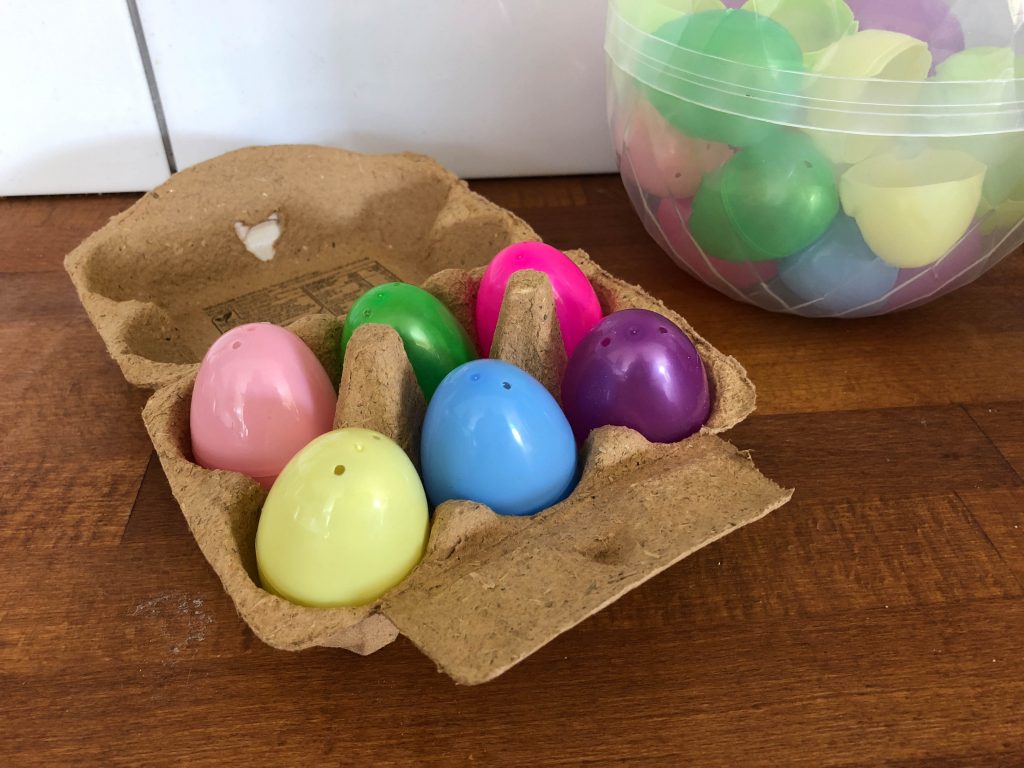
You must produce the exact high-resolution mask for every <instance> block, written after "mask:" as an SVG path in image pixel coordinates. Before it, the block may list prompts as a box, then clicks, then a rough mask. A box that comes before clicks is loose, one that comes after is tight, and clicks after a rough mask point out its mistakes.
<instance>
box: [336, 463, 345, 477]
mask: <svg viewBox="0 0 1024 768" xmlns="http://www.w3.org/2000/svg"><path fill="white" fill-rule="evenodd" d="M334 474H336V475H344V474H345V465H344V464H338V465H337V466H336V467H335V468H334Z"/></svg>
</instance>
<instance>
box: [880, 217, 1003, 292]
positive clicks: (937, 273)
mask: <svg viewBox="0 0 1024 768" xmlns="http://www.w3.org/2000/svg"><path fill="white" fill-rule="evenodd" d="M983 255H984V244H983V242H982V227H981V226H980V225H978V224H975V225H973V226H972V227H971V228H970V229H969V230H968V231H967V234H966V235H964V236H963V238H961V240H960V242H959V243H957V244H956V245H955V246H953V248H952V249H951V250H950V251H949V253H947V254H946V255H945V256H943V257H942V258H941V259H939V260H938V261H936V262H935V263H934V264H929V265H927V266H925V267H918V268H917V269H901V270H900V271H899V277H898V278H897V279H896V285H895V287H894V289H893V292H892V295H891V296H890V297H889V304H888V306H889V308H890V309H902V308H905V307H909V306H911V305H913V304H916V303H919V302H923V301H926V300H927V299H930V298H932V297H935V296H939V295H941V294H943V293H947V292H949V291H952V290H954V289H956V288H959V287H960V286H962V285H967V284H968V283H970V282H972V281H973V280H974V279H975V278H977V277H979V276H980V275H981V274H982V273H983V272H984V271H985V266H986V265H985V260H984V259H983V258H982V256H983Z"/></svg>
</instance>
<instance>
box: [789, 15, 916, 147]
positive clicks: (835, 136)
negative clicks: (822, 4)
mask: <svg viewBox="0 0 1024 768" xmlns="http://www.w3.org/2000/svg"><path fill="white" fill-rule="evenodd" d="M931 65H932V55H931V53H930V52H929V51H928V46H927V44H925V43H924V42H922V41H921V40H918V39H917V38H914V37H910V36H909V35H904V34H901V33H899V32H888V31H886V30H882V29H867V30H863V31H861V32H857V33H856V34H853V35H849V36H847V37H843V38H840V39H839V40H838V41H836V42H835V43H833V44H832V45H831V46H829V47H828V48H826V49H825V50H824V51H822V52H821V55H820V56H819V57H818V61H817V63H816V64H815V67H814V75H815V77H812V78H811V80H810V82H809V84H808V86H807V89H806V95H807V96H808V98H809V99H811V100H812V101H811V102H810V103H811V104H812V105H813V107H814V108H813V109H809V110H808V113H807V120H808V123H809V124H810V125H812V126H813V128H809V129H807V132H808V133H809V134H810V135H811V137H812V138H813V139H814V142H815V143H816V144H817V145H818V147H819V149H821V151H822V152H823V153H824V154H825V155H827V156H828V158H829V159H830V160H831V161H832V162H833V163H841V164H852V163H857V162H860V161H861V160H864V159H866V158H867V157H870V156H871V155H873V154H876V153H879V152H882V151H885V150H886V149H887V145H888V144H892V143H893V142H895V141H896V138H895V134H896V133H898V131H896V130H894V129H895V128H896V127H902V126H901V125H900V124H901V123H902V122H905V121H906V120H909V118H904V117H902V115H901V113H904V112H906V111H907V109H906V107H903V106H898V105H896V106H892V107H889V108H886V107H884V106H881V105H885V104H893V103H894V102H895V101H899V102H903V103H904V104H912V103H914V101H915V94H916V91H917V89H919V88H920V82H919V81H922V80H924V79H925V78H926V77H927V76H928V70H929V69H930V68H931ZM865 105H867V106H868V107H869V108H870V110H871V113H872V114H871V118H872V121H873V122H882V123H884V124H885V125H886V126H887V133H888V134H891V135H871V132H861V133H857V132H856V131H858V129H859V125H858V123H859V122H860V121H863V120H864V119H865V118H863V117H862V116H860V115H858V114H856V113H858V112H861V111H863V110H865Z"/></svg>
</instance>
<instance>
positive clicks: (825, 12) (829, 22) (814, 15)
mask: <svg viewBox="0 0 1024 768" xmlns="http://www.w3.org/2000/svg"><path fill="white" fill-rule="evenodd" d="M743 10H745V11H750V12H752V13H759V14H761V15H762V16H767V17H768V18H770V19H772V20H774V21H777V22H779V24H781V25H782V26H783V27H785V28H786V29H787V30H788V31H789V33H790V34H792V35H793V39H795V40H796V41H797V43H798V44H799V45H800V47H801V48H802V49H803V51H804V61H805V63H806V62H808V61H811V62H813V61H814V59H815V58H816V57H817V56H818V55H819V54H820V52H821V51H822V50H824V49H825V48H827V47H828V46H830V45H831V44H832V43H834V42H835V41H836V40H838V39H839V38H841V37H845V36H846V35H851V34H853V33H854V32H856V31H857V20H856V19H854V18H853V11H851V10H850V6H848V5H847V4H846V3H845V2H844V0H748V2H747V3H746V4H745V5H744V6H743Z"/></svg>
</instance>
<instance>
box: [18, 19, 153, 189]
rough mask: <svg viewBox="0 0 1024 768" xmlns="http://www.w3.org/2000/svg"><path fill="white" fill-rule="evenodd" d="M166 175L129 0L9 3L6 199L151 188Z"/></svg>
mask: <svg viewBox="0 0 1024 768" xmlns="http://www.w3.org/2000/svg"><path fill="white" fill-rule="evenodd" d="M167 175H168V167H167V161H166V157H165V154H164V150H163V146H162V144H161V140H160V132H159V130H158V128H157V122H156V119H155V117H154V113H153V106H152V102H151V99H150V95H149V89H148V88H147V86H146V79H145V74H144V71H143V67H142V62H141V59H140V58H139V53H138V47H137V45H136V41H135V35H134V33H133V31H132V25H131V20H130V17H129V15H128V10H127V6H126V4H125V2H124V0H89V1H88V2H87V0H68V1H67V2H59V3H57V2H39V1H38V0H2V12H0V195H30V194H39V193H44V194H45V193H56V192H112V191H124V190H138V189H148V188H149V187H152V186H154V185H155V184H158V183H159V182H160V181H162V180H163V179H165V178H166V177H167Z"/></svg>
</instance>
